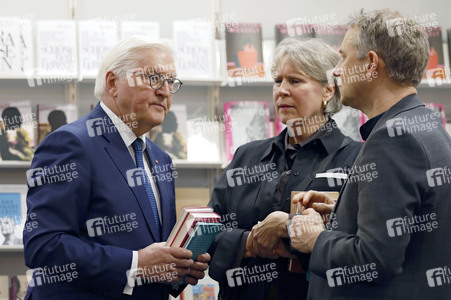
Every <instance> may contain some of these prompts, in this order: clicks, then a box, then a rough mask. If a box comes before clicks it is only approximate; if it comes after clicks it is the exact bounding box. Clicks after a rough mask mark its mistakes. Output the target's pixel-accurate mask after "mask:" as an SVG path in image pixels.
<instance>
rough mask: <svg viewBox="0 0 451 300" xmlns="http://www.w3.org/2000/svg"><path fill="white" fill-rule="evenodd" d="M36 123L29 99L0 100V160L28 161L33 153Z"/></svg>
mask: <svg viewBox="0 0 451 300" xmlns="http://www.w3.org/2000/svg"><path fill="white" fill-rule="evenodd" d="M36 125H37V123H36V120H35V116H34V114H33V113H32V111H31V104H30V101H22V102H15V103H1V102H0V158H1V160H4V161H6V160H18V161H30V160H31V159H32V158H33V153H34V147H35V139H34V129H35V128H36V127H37V126H36Z"/></svg>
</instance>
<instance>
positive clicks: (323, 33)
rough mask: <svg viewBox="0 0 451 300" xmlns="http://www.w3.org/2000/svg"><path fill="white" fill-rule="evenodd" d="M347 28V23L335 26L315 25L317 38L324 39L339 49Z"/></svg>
mask: <svg viewBox="0 0 451 300" xmlns="http://www.w3.org/2000/svg"><path fill="white" fill-rule="evenodd" d="M347 30H348V29H347V28H346V26H345V25H335V26H334V27H333V28H327V27H315V38H319V39H322V40H323V41H324V42H326V43H327V44H328V45H330V46H332V47H333V48H334V49H335V50H337V51H339V50H340V47H341V43H342V42H343V39H344V37H345V34H346V31H347Z"/></svg>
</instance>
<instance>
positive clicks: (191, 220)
mask: <svg viewBox="0 0 451 300" xmlns="http://www.w3.org/2000/svg"><path fill="white" fill-rule="evenodd" d="M219 221H220V217H219V215H218V214H216V213H214V212H213V209H212V208H210V207H185V208H183V210H182V212H181V214H180V216H179V217H178V219H177V222H176V223H175V225H174V228H173V229H172V231H171V234H170V235H169V237H168V240H167V241H166V246H169V247H183V246H184V245H185V242H186V240H187V239H188V237H189V235H190V233H191V232H192V231H193V229H194V227H195V226H196V223H198V222H203V223H218V222H219Z"/></svg>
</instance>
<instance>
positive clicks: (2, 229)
mask: <svg viewBox="0 0 451 300" xmlns="http://www.w3.org/2000/svg"><path fill="white" fill-rule="evenodd" d="M27 190H28V188H27V186H26V185H24V184H12V185H6V184H1V185H0V248H21V247H23V243H22V236H23V231H24V226H25V221H26V213H27V207H26V196H27Z"/></svg>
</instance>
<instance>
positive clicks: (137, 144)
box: [132, 138, 161, 238]
mask: <svg viewBox="0 0 451 300" xmlns="http://www.w3.org/2000/svg"><path fill="white" fill-rule="evenodd" d="M142 143H143V141H142V140H141V139H140V138H137V139H136V140H135V141H134V142H133V144H132V145H133V150H134V151H135V159H136V166H137V167H138V168H140V169H141V170H142V173H141V174H142V177H143V178H142V179H143V183H144V187H145V188H146V192H147V195H148V196H149V200H150V205H151V206H152V211H153V217H154V219H155V223H156V226H157V231H158V238H161V225H160V218H159V217H158V208H157V200H156V199H155V194H154V193H153V190H152V186H151V185H150V181H149V178H148V177H147V173H146V169H145V168H144V162H143V146H142Z"/></svg>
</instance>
